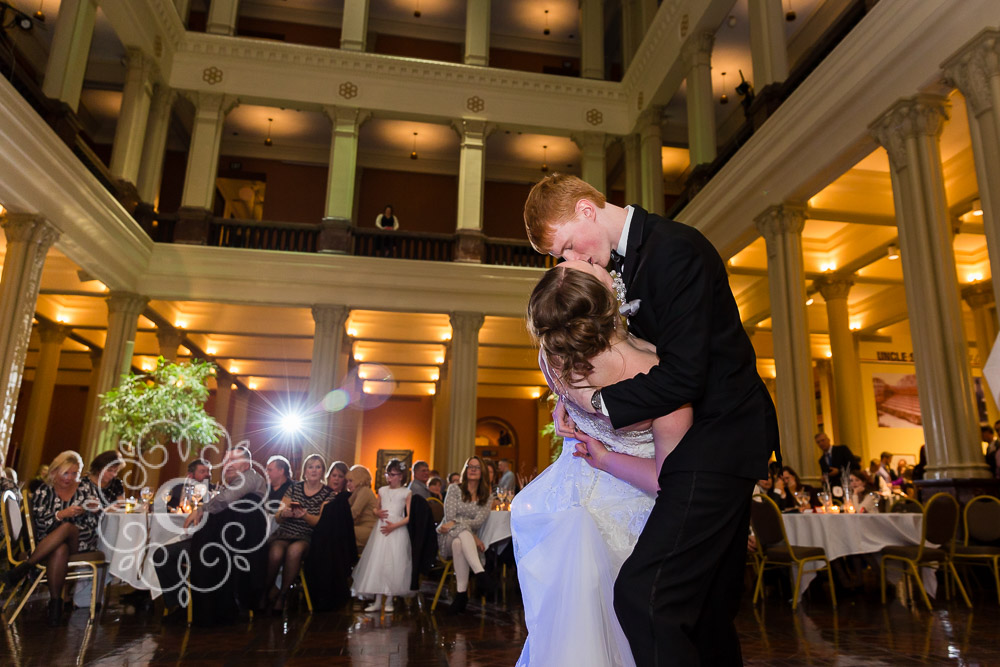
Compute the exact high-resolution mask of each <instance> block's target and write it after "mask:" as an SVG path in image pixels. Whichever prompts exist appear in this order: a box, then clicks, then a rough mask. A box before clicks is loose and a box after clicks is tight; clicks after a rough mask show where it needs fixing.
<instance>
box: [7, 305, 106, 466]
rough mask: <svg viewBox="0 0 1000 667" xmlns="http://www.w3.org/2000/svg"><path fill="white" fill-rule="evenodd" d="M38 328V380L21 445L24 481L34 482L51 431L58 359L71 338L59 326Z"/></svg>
mask: <svg viewBox="0 0 1000 667" xmlns="http://www.w3.org/2000/svg"><path fill="white" fill-rule="evenodd" d="M37 326H38V337H39V338H40V339H41V343H42V345H41V350H40V352H39V354H38V365H37V366H35V379H34V381H33V382H32V383H31V399H30V401H29V403H28V415H27V419H26V420H25V421H26V424H25V428H24V439H23V440H22V441H21V457H20V463H19V465H18V468H19V469H20V470H21V477H22V478H23V479H31V476H32V475H34V474H35V471H36V470H37V469H38V466H39V464H41V462H42V450H43V449H44V448H45V432H46V431H47V430H48V426H49V415H50V414H51V413H52V394H53V392H54V391H55V389H56V376H57V375H58V374H59V357H60V356H61V354H62V344H63V341H64V340H66V336H67V335H68V334H69V329H67V328H66V327H63V326H60V325H58V324H51V323H49V322H39V323H38V325H37ZM87 463H89V462H87Z"/></svg>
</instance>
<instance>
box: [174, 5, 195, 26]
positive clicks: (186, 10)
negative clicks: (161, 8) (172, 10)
mask: <svg viewBox="0 0 1000 667" xmlns="http://www.w3.org/2000/svg"><path fill="white" fill-rule="evenodd" d="M174 6H175V7H176V8H177V15H178V16H180V17H181V23H182V24H183V25H184V27H185V28H186V27H187V24H188V17H189V16H190V14H191V0H174Z"/></svg>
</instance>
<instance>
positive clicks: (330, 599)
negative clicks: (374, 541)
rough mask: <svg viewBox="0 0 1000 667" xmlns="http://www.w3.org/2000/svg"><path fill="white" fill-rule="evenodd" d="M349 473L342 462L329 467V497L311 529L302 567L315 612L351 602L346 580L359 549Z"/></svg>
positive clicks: (327, 480) (336, 462)
mask: <svg viewBox="0 0 1000 667" xmlns="http://www.w3.org/2000/svg"><path fill="white" fill-rule="evenodd" d="M349 470H350V469H349V468H348V467H347V464H346V463H344V462H343V461H334V462H333V463H332V464H331V465H330V471H329V473H328V474H327V477H326V484H327V486H328V487H329V488H330V491H331V495H330V498H329V499H328V500H327V501H326V503H324V505H323V511H322V513H321V514H320V517H319V522H318V523H317V524H316V527H315V528H314V529H313V534H312V544H310V546H309V558H307V559H306V562H305V565H304V566H303V567H304V568H305V573H306V581H307V582H308V583H309V592H310V593H311V595H312V602H313V609H314V610H316V611H329V610H332V609H337V608H339V607H341V606H343V605H344V604H345V603H347V602H348V601H349V600H350V599H351V588H350V586H349V585H348V579H349V578H350V576H351V568H352V567H354V563H355V562H357V560H358V549H357V543H356V542H355V539H354V518H353V517H352V516H351V503H350V499H351V492H350V491H348V490H347V485H346V477H347V473H348V472H349Z"/></svg>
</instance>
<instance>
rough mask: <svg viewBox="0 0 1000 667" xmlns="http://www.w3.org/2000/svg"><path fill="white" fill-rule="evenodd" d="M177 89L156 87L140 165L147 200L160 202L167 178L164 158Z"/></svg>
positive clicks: (141, 193) (140, 184) (142, 194)
mask: <svg viewBox="0 0 1000 667" xmlns="http://www.w3.org/2000/svg"><path fill="white" fill-rule="evenodd" d="M175 97H176V93H175V92H174V91H173V90H171V89H170V88H168V87H166V86H165V85H162V84H158V85H157V86H156V87H155V88H154V89H153V99H152V102H151V103H150V106H149V122H147V123H146V139H145V141H143V143H142V163H141V164H140V165H139V181H138V182H137V183H136V186H137V187H138V189H139V199H140V200H141V201H142V202H144V203H146V204H151V205H152V204H156V203H157V199H158V198H159V196H160V183H161V181H162V180H163V159H164V157H165V155H166V151H167V134H168V133H169V131H170V117H171V111H172V109H173V105H174V99H175Z"/></svg>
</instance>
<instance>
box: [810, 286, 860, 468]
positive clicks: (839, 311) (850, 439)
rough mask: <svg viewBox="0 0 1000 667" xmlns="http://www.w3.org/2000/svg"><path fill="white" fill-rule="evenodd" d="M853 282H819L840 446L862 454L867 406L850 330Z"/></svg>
mask: <svg viewBox="0 0 1000 667" xmlns="http://www.w3.org/2000/svg"><path fill="white" fill-rule="evenodd" d="M853 285H854V281H853V280H850V279H847V278H839V277H838V278H833V277H823V278H820V279H819V280H817V281H816V286H817V287H818V288H819V292H820V294H822V295H823V299H824V300H825V301H826V319H827V323H828V329H829V331H830V352H831V353H832V354H833V358H832V361H833V386H834V390H833V391H834V396H835V398H836V405H837V412H836V417H835V418H836V420H837V441H836V442H837V444H839V445H848V446H850V448H851V451H853V452H854V453H856V454H858V455H860V454H861V452H863V451H865V449H866V446H867V441H868V438H867V429H866V428H865V412H864V410H865V406H864V402H863V401H862V400H861V367H860V365H859V363H858V351H857V342H856V341H855V339H854V333H853V332H852V331H851V316H850V313H849V312H848V309H847V295H848V294H849V293H850V291H851V287H852V286H853Z"/></svg>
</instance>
